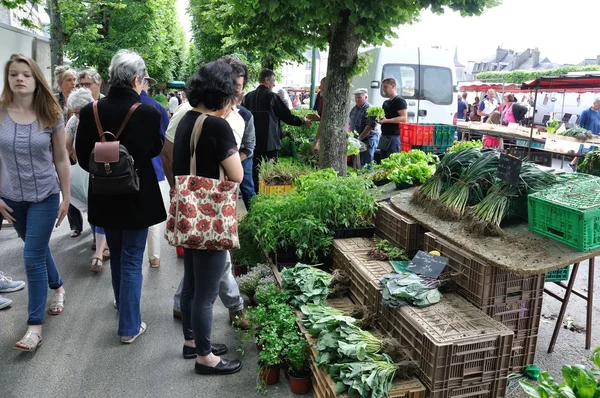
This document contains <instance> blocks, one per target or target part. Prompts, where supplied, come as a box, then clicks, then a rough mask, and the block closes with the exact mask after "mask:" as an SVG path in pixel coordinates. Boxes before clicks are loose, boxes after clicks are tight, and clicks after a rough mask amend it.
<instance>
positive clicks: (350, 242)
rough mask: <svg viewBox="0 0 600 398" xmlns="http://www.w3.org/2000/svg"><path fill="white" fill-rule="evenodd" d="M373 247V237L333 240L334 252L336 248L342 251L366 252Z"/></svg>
mask: <svg viewBox="0 0 600 398" xmlns="http://www.w3.org/2000/svg"><path fill="white" fill-rule="evenodd" d="M373 247H375V239H373V238H349V239H335V240H334V241H333V251H334V252H335V251H336V250H337V251H339V252H342V253H357V252H360V253H363V252H364V253H366V252H368V251H369V250H370V249H372V248H373Z"/></svg>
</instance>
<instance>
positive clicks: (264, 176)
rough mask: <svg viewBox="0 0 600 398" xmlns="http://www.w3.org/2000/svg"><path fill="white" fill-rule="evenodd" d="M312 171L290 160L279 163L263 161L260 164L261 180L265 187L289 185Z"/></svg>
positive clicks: (286, 159)
mask: <svg viewBox="0 0 600 398" xmlns="http://www.w3.org/2000/svg"><path fill="white" fill-rule="evenodd" d="M311 171H313V169H312V168H311V167H310V166H307V165H305V164H303V163H300V162H297V161H295V160H293V159H288V158H281V159H278V160H277V161H274V160H268V159H263V160H262V161H261V162H260V179H261V181H263V182H264V183H265V185H289V184H291V183H293V182H294V180H295V179H296V178H298V177H299V176H301V175H304V174H308V173H310V172H311Z"/></svg>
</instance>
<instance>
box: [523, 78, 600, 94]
mask: <svg viewBox="0 0 600 398" xmlns="http://www.w3.org/2000/svg"><path fill="white" fill-rule="evenodd" d="M536 89H537V90H544V91H563V90H564V91H569V92H592V91H596V90H598V91H600V75H598V74H596V75H593V74H587V75H583V76H545V77H540V78H538V79H536V80H532V81H529V82H525V83H523V84H522V85H521V90H536Z"/></svg>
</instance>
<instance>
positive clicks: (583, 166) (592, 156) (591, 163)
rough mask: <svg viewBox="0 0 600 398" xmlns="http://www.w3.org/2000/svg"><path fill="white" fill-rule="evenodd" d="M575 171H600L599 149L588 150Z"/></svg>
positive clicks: (591, 172) (593, 173) (594, 173)
mask: <svg viewBox="0 0 600 398" xmlns="http://www.w3.org/2000/svg"><path fill="white" fill-rule="evenodd" d="M577 171H578V172H580V173H586V174H592V175H597V174H599V173H598V171H600V150H598V149H594V150H593V151H589V152H588V153H587V155H585V158H584V159H583V161H582V162H581V163H579V164H578V165H577Z"/></svg>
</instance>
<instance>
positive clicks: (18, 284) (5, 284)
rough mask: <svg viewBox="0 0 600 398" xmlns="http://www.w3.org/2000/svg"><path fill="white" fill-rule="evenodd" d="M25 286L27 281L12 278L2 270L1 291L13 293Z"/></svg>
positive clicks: (0, 273) (0, 277) (0, 278)
mask: <svg viewBox="0 0 600 398" xmlns="http://www.w3.org/2000/svg"><path fill="white" fill-rule="evenodd" d="M24 288H25V282H23V281H13V280H12V278H9V277H8V276H5V275H4V272H0V293H11V292H16V291H18V290H21V289H24Z"/></svg>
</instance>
